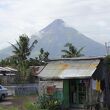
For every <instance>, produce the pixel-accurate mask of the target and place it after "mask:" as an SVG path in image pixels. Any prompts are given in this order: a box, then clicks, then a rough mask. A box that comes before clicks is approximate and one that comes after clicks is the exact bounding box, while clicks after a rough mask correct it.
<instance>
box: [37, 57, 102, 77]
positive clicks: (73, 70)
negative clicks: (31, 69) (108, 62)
mask: <svg viewBox="0 0 110 110" xmlns="http://www.w3.org/2000/svg"><path fill="white" fill-rule="evenodd" d="M99 62H100V60H99V59H95V60H94V59H93V60H74V61H73V60H64V61H63V60H60V61H58V60H57V61H50V62H49V63H48V64H47V66H46V67H45V68H44V70H43V71H42V72H41V73H40V74H39V75H38V76H39V77H42V78H47V79H69V78H82V77H84V78H85V77H91V76H92V74H93V73H94V71H95V70H96V68H97V65H98V64H99Z"/></svg>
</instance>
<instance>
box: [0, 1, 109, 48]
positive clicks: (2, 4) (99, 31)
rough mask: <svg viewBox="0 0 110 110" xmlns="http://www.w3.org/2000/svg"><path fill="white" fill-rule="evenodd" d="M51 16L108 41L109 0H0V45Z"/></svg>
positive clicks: (34, 29) (42, 24) (32, 30)
mask: <svg viewBox="0 0 110 110" xmlns="http://www.w3.org/2000/svg"><path fill="white" fill-rule="evenodd" d="M55 19H63V20H64V21H65V22H66V23H67V24H68V25H70V26H72V27H74V28H75V29H77V30H79V31H80V32H81V33H83V34H85V35H86V36H88V37H90V38H92V39H94V40H96V41H98V42H101V43H103V44H104V43H105V42H108V41H110V0H0V49H1V48H4V47H6V46H8V45H10V44H9V42H11V43H14V42H15V40H17V39H18V36H19V35H21V34H22V33H26V34H27V35H29V36H30V35H31V34H33V33H35V32H37V31H39V30H40V29H42V28H44V27H45V26H46V25H48V24H49V23H51V22H52V21H53V20H55Z"/></svg>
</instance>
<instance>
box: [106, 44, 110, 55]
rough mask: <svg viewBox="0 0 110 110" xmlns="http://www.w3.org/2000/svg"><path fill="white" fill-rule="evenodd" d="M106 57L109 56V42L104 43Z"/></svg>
mask: <svg viewBox="0 0 110 110" xmlns="http://www.w3.org/2000/svg"><path fill="white" fill-rule="evenodd" d="M105 47H106V52H107V55H110V42H105Z"/></svg>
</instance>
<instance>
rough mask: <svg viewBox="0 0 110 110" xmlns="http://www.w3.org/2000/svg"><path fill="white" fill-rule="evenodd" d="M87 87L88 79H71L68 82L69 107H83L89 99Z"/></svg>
mask: <svg viewBox="0 0 110 110" xmlns="http://www.w3.org/2000/svg"><path fill="white" fill-rule="evenodd" d="M88 85H89V79H73V80H70V81H69V87H70V88H69V89H70V91H69V92H70V96H69V100H70V106H71V107H84V104H85V103H86V102H87V101H88V97H89V96H88Z"/></svg>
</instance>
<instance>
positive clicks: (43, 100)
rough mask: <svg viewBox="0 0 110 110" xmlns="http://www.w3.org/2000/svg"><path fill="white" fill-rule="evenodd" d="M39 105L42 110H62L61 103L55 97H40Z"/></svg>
mask: <svg viewBox="0 0 110 110" xmlns="http://www.w3.org/2000/svg"><path fill="white" fill-rule="evenodd" d="M38 103H39V106H40V108H41V109H48V110H60V106H61V101H60V100H58V99H57V98H55V97H54V96H52V95H51V96H48V95H46V94H44V95H42V96H39V98H38Z"/></svg>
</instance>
